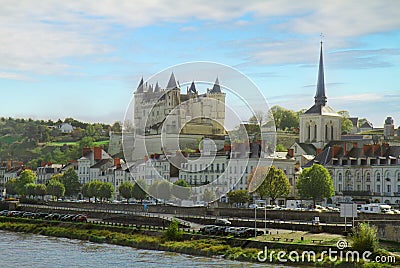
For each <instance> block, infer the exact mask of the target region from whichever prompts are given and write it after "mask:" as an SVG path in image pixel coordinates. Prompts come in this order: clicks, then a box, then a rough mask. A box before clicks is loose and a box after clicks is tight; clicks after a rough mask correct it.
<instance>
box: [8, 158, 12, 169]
mask: <svg viewBox="0 0 400 268" xmlns="http://www.w3.org/2000/svg"><path fill="white" fill-rule="evenodd" d="M11 168H12V159H8V164H7V170H10V169H11Z"/></svg>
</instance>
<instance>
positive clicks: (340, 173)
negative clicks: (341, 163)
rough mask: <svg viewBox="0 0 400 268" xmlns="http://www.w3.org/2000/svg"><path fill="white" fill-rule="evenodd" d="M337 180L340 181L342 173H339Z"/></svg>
mask: <svg viewBox="0 0 400 268" xmlns="http://www.w3.org/2000/svg"><path fill="white" fill-rule="evenodd" d="M339 181H342V173H339Z"/></svg>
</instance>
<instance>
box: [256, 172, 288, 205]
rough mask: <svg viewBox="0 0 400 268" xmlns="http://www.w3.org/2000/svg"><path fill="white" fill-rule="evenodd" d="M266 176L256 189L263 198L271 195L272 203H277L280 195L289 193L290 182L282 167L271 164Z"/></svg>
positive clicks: (284, 195)
mask: <svg viewBox="0 0 400 268" xmlns="http://www.w3.org/2000/svg"><path fill="white" fill-rule="evenodd" d="M264 176H265V177H264V181H263V182H262V184H261V185H260V186H259V187H258V188H257V190H256V192H257V193H258V194H259V195H260V197H261V198H263V197H270V198H271V201H272V203H275V200H276V199H277V198H278V197H286V196H288V195H289V193H290V183H289V180H288V178H287V177H286V175H285V173H283V171H282V170H281V169H279V168H276V167H274V166H271V167H270V168H269V170H268V173H264Z"/></svg>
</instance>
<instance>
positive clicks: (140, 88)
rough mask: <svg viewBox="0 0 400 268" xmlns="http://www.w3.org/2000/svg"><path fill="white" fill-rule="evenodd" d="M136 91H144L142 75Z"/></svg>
mask: <svg viewBox="0 0 400 268" xmlns="http://www.w3.org/2000/svg"><path fill="white" fill-rule="evenodd" d="M136 93H143V76H142V79H141V80H140V82H139V85H138V87H137V89H136Z"/></svg>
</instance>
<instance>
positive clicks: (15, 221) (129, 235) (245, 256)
mask: <svg viewBox="0 0 400 268" xmlns="http://www.w3.org/2000/svg"><path fill="white" fill-rule="evenodd" d="M0 229H2V230H7V231H13V232H25V233H34V234H41V235H46V236H54V237H64V238H70V239H79V240H86V241H91V242H95V243H109V244H114V245H121V246H129V247H134V248H138V249H150V250H161V251H170V252H177V253H183V254H190V255H197V256H206V257H222V258H226V259H229V260H239V261H247V262H258V263H259V260H258V258H257V256H258V255H259V254H258V253H259V252H260V250H261V249H260V248H251V247H246V245H243V244H242V245H241V246H234V245H235V244H240V243H235V242H237V241H232V240H234V239H233V238H211V237H206V236H199V235H193V234H190V233H184V234H183V235H182V237H181V239H180V240H179V241H171V240H168V239H167V238H166V237H165V236H164V235H163V232H162V231H157V230H143V229H141V228H132V227H125V226H107V225H102V224H93V223H73V222H59V221H46V220H40V219H24V218H9V217H0ZM247 241H249V242H251V240H247ZM310 248H312V249H314V251H315V252H316V259H317V260H320V259H321V261H319V262H316V263H314V262H307V263H293V264H296V265H307V266H310V265H316V266H325V267H333V266H335V267H363V264H357V265H355V264H351V263H340V262H337V261H336V262H332V261H330V260H329V259H327V258H321V252H320V251H321V249H320V248H318V247H312V246H310ZM281 250H282V251H285V249H284V246H283V247H282V249H279V248H278V249H275V250H274V251H275V252H279V251H281ZM309 250H311V249H309ZM285 252H287V249H286V251H285ZM300 254H301V252H300ZM268 262H272V263H277V264H278V263H281V262H280V261H279V260H278V256H277V254H272V255H271V259H268ZM368 267H392V266H384V265H379V266H378V265H374V266H370V265H369V266H368Z"/></svg>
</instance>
